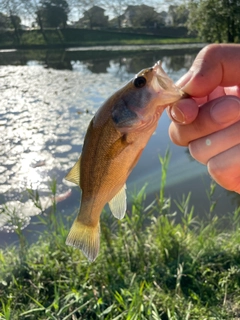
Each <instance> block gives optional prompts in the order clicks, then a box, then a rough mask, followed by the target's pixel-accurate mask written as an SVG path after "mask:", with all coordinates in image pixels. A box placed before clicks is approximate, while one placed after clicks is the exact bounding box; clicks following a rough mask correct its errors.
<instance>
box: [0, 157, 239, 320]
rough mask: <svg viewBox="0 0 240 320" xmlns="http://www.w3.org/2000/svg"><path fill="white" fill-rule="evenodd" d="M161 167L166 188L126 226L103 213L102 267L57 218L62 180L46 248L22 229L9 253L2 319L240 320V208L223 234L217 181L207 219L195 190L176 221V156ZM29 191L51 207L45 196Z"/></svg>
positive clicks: (4, 254) (3, 257)
mask: <svg viewBox="0 0 240 320" xmlns="http://www.w3.org/2000/svg"><path fill="white" fill-rule="evenodd" d="M160 161H161V164H162V180H161V186H162V187H161V189H160V191H159V195H158V196H157V197H156V200H155V201H154V202H153V203H151V204H150V205H148V206H146V205H144V202H145V199H146V192H145V186H144V187H143V188H142V189H141V190H139V191H138V192H136V193H135V194H133V195H132V205H131V209H130V210H129V212H127V214H126V217H125V218H124V219H123V220H122V221H118V220H116V219H114V218H113V217H111V216H109V215H107V214H106V213H104V214H103V217H102V219H101V250H100V255H99V257H98V258H97V260H96V261H95V262H94V263H92V264H90V263H88V262H87V261H86V259H85V258H84V257H83V255H82V254H81V253H80V252H79V251H78V250H76V249H73V248H71V247H67V246H66V245H65V238H66V236H67V233H68V230H69V227H70V221H69V223H68V222H67V223H66V225H64V224H63V222H62V221H61V220H57V219H56V210H57V209H56V201H55V195H56V183H55V182H53V183H52V185H51V192H52V194H53V197H52V201H53V205H52V210H51V212H50V213H49V214H48V215H47V216H45V217H44V216H43V215H42V216H41V221H42V223H45V224H46V231H45V232H44V233H43V234H42V235H41V236H40V237H39V240H38V241H37V243H34V244H32V245H29V244H27V241H26V240H25V241H23V239H22V235H21V228H20V227H19V228H17V232H18V235H19V240H20V241H19V246H11V247H8V248H6V249H5V250H0V319H2V320H3V319H5V320H15V319H16V320H18V319H19V320H21V319H38V320H39V319H44V320H46V319H61V320H67V319H73V320H75V319H84V320H85V319H106V320H110V319H111V320H117V319H118V320H120V319H124V320H141V319H149V320H158V319H162V320H170V319H171V320H180V319H181V320H183V319H184V320H187V319H189V320H190V319H191V320H192V319H201V320H204V319H211V320H212V319H219V320H223V319H228V320H229V319H240V208H238V209H236V210H235V212H234V213H233V214H232V215H231V217H229V216H228V217H226V218H225V219H226V221H227V223H228V224H229V230H228V232H226V231H221V229H220V228H219V223H220V221H219V220H218V218H217V216H216V215H215V213H214V209H215V201H214V200H213V198H214V190H215V185H214V183H212V184H211V186H210V188H209V190H208V191H207V192H208V197H209V212H208V215H207V216H206V219H205V221H204V222H202V221H200V220H199V219H198V218H197V217H195V216H194V208H193V207H191V206H190V205H189V200H190V194H189V195H187V196H183V197H182V199H181V200H180V201H177V202H175V203H176V204H177V208H178V213H177V214H178V216H181V222H180V223H177V222H175V217H176V213H174V212H172V210H171V203H172V200H171V199H169V198H165V196H164V188H165V184H166V177H167V175H166V172H167V167H168V162H169V154H166V156H165V157H163V158H161V157H160ZM28 192H29V195H30V198H31V199H32V200H33V201H34V203H35V205H37V206H38V207H40V208H41V199H40V198H39V196H38V193H37V192H35V191H32V190H28ZM75 214H76V213H74V215H75ZM72 219H73V217H71V220H72ZM221 222H222V221H221Z"/></svg>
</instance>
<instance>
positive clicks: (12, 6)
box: [0, 0, 24, 42]
mask: <svg viewBox="0 0 240 320" xmlns="http://www.w3.org/2000/svg"><path fill="white" fill-rule="evenodd" d="M0 10H1V11H2V12H3V13H5V14H6V15H7V16H8V17H9V19H10V23H11V26H12V27H13V28H14V34H15V37H16V39H17V41H18V42H19V39H20V37H19V29H20V28H21V25H20V24H21V19H20V16H21V15H22V14H23V13H24V6H23V3H22V1H20V0H1V1H0Z"/></svg>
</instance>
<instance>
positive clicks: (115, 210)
mask: <svg viewBox="0 0 240 320" xmlns="http://www.w3.org/2000/svg"><path fill="white" fill-rule="evenodd" d="M126 188H127V187H126V184H124V185H123V187H122V188H121V190H120V191H119V192H118V193H117V194H116V195H115V196H114V197H113V198H112V200H110V201H109V203H108V204H109V208H110V210H111V212H112V214H113V215H114V217H116V218H117V219H122V218H123V217H124V215H125V212H126V209H127V201H126V200H127V196H126Z"/></svg>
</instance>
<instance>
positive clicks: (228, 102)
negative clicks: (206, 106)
mask: <svg viewBox="0 0 240 320" xmlns="http://www.w3.org/2000/svg"><path fill="white" fill-rule="evenodd" d="M210 114H211V116H212V118H213V120H215V121H216V122H217V123H222V124H224V123H228V122H232V121H233V120H235V119H236V118H239V116H240V102H239V100H238V99H236V98H232V97H225V98H223V99H222V100H220V101H219V102H216V103H215V104H214V105H213V106H212V107H211V109H210Z"/></svg>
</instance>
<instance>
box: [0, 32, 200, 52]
mask: <svg viewBox="0 0 240 320" xmlns="http://www.w3.org/2000/svg"><path fill="white" fill-rule="evenodd" d="M0 38H1V40H0V47H2V48H4V47H13V48H42V47H71V46H73V47H74V46H97V45H143V44H144V45H150V44H180V43H196V42H200V40H199V39H197V38H190V37H186V38H179V37H176V36H174V31H173V32H172V34H171V36H169V38H167V37H161V36H157V35H153V34H139V33H133V32H117V31H115V32H114V31H106V30H88V29H70V28H67V29H46V30H45V31H44V33H42V32H41V31H40V30H28V31H25V30H21V31H19V36H18V38H16V36H15V35H14V32H13V31H6V32H3V31H2V32H0Z"/></svg>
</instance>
